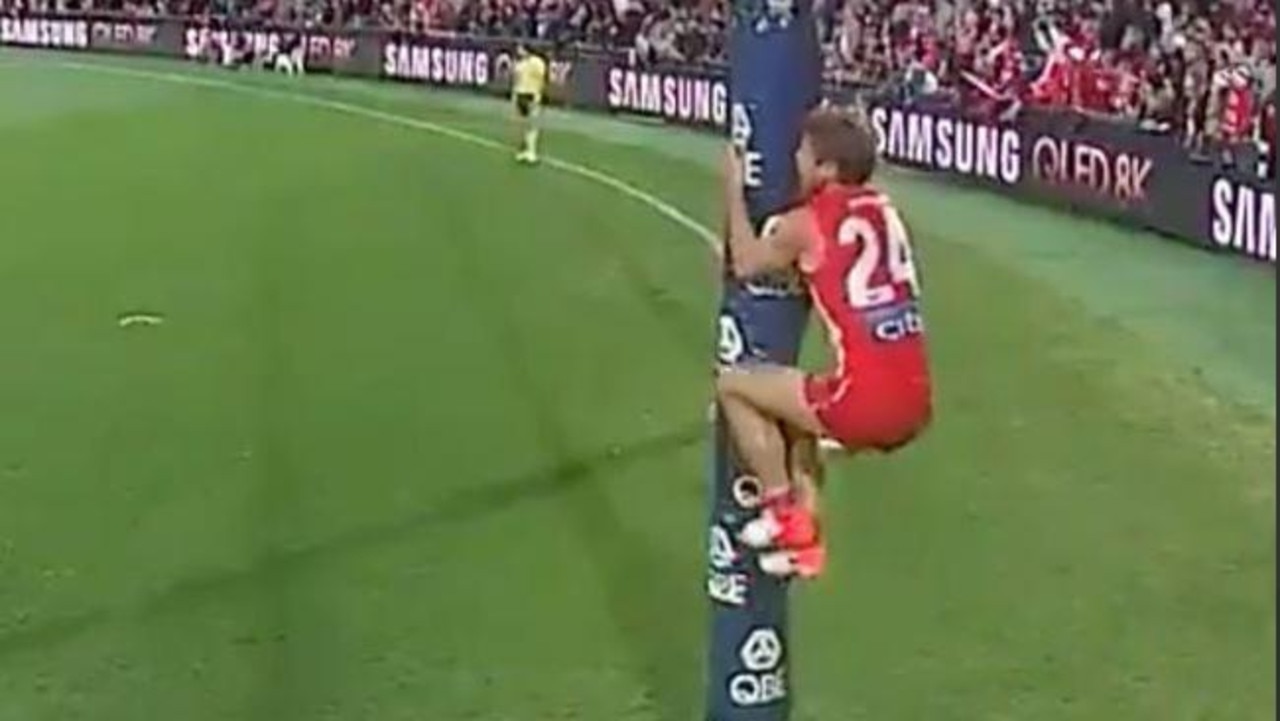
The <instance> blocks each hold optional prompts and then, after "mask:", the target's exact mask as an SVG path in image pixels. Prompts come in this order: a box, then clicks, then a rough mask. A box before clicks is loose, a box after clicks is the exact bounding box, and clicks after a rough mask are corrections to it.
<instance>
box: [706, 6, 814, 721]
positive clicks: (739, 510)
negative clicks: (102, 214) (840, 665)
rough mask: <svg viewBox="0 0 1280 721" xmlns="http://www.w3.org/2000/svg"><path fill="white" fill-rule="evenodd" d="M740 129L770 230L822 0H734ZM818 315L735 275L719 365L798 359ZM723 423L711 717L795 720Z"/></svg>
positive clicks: (778, 593) (781, 624) (793, 293)
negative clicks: (745, 531) (811, 316)
mask: <svg viewBox="0 0 1280 721" xmlns="http://www.w3.org/2000/svg"><path fill="white" fill-rule="evenodd" d="M732 2H733V21H732V28H731V30H730V71H729V95H730V101H731V128H730V132H731V136H732V139H733V141H734V142H735V143H736V144H737V145H738V147H739V149H740V150H741V152H742V157H743V162H744V166H745V167H744V173H743V176H744V177H743V184H744V186H745V187H744V191H745V193H746V198H747V204H748V209H749V214H750V217H751V222H752V224H753V225H754V226H755V227H756V230H757V231H759V230H760V229H761V228H762V226H763V225H764V224H765V223H766V222H767V221H768V219H769V218H770V217H771V216H772V215H774V214H775V213H778V212H780V211H782V210H784V209H785V208H786V207H787V206H788V205H789V204H790V203H791V201H792V200H793V194H794V192H795V177H794V175H795V166H794V162H793V160H792V155H793V153H794V151H795V148H796V144H797V142H798V139H799V135H800V128H801V124H802V122H803V120H804V118H805V116H806V114H807V113H808V111H809V110H810V109H811V108H813V107H814V106H815V105H817V103H818V100H819V94H820V90H821V68H822V63H821V57H820V54H819V46H818V41H817V33H816V28H815V26H814V22H813V14H812V0H732ZM807 318H808V301H807V299H806V298H805V296H804V293H803V289H802V288H801V286H800V284H799V283H798V282H796V279H795V278H791V277H779V278H772V279H768V280H762V281H750V282H739V281H735V280H733V279H732V275H731V274H728V273H726V276H725V281H724V291H723V295H722V301H721V306H720V314H719V317H718V319H717V326H718V327H717V331H718V343H717V356H718V357H717V359H716V360H717V362H718V363H720V364H722V365H732V364H737V363H742V362H750V361H753V360H754V361H771V362H774V363H779V364H783V365H794V364H795V363H796V360H797V356H798V355H799V350H800V340H801V337H802V335H803V332H804V328H805V324H806V321H807ZM729 443H730V441H729V439H728V437H727V435H726V432H725V426H724V420H723V418H719V417H718V418H717V419H716V424H715V457H714V459H713V463H712V464H711V465H712V468H711V479H710V486H711V494H710V495H711V509H710V523H709V539H710V540H709V554H708V564H709V566H708V577H707V592H708V595H709V596H710V597H711V601H712V605H713V613H712V622H711V639H710V641H711V644H710V653H709V669H708V670H709V678H708V681H707V700H706V714H705V717H706V721H785V720H786V719H787V718H788V717H789V716H790V710H791V702H792V696H791V694H792V691H793V686H792V680H791V677H790V666H791V663H790V661H791V659H790V653H791V646H790V644H789V639H788V634H787V630H788V623H787V589H788V582H787V580H785V579H781V578H777V577H774V576H770V575H766V574H765V573H763V572H762V571H761V570H760V566H759V562H758V557H757V556H756V554H755V552H753V551H751V550H750V549H747V548H745V547H743V546H742V544H741V543H740V542H739V540H738V535H739V532H740V531H741V528H742V525H743V524H744V523H745V522H746V521H749V520H750V519H752V518H754V517H755V512H756V509H757V507H758V505H759V503H760V495H761V489H760V486H759V483H758V482H757V481H756V480H755V479H753V478H751V477H750V476H749V475H748V474H747V473H745V472H744V471H743V469H742V468H741V467H740V465H739V464H738V463H737V462H736V461H735V460H734V459H733V457H732V454H731V453H730V451H729Z"/></svg>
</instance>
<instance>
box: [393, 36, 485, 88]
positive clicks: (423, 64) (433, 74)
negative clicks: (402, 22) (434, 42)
mask: <svg viewBox="0 0 1280 721" xmlns="http://www.w3.org/2000/svg"><path fill="white" fill-rule="evenodd" d="M490 71H491V67H490V63H489V54H488V53H486V52H484V51H482V50H466V49H462V48H442V47H433V46H431V45H407V44H404V45H402V44H400V43H388V44H387V45H386V46H385V47H384V48H383V51H382V73H383V75H385V76H386V77H389V78H398V79H401V80H418V81H422V82H425V83H432V84H434V85H460V86H471V87H480V86H484V85H488V84H489V80H490V78H491V77H492V73H491V72H490Z"/></svg>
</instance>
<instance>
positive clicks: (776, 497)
mask: <svg viewBox="0 0 1280 721" xmlns="http://www.w3.org/2000/svg"><path fill="white" fill-rule="evenodd" d="M760 500H761V501H762V505H765V506H773V505H777V504H779V503H787V502H789V501H791V500H792V496H791V488H790V487H783V488H766V489H765V491H764V493H763V494H761V496H760Z"/></svg>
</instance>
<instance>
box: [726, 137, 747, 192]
mask: <svg viewBox="0 0 1280 721" xmlns="http://www.w3.org/2000/svg"><path fill="white" fill-rule="evenodd" d="M743 173H744V171H743V163H742V151H741V150H740V149H738V146H736V145H734V144H733V143H729V144H728V145H726V146H725V151H724V185H725V189H726V190H732V191H733V192H741V191H742V186H743Z"/></svg>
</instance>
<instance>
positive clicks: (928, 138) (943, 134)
mask: <svg viewBox="0 0 1280 721" xmlns="http://www.w3.org/2000/svg"><path fill="white" fill-rule="evenodd" d="M871 126H872V127H873V128H874V129H875V131H876V136H877V143H878V150H879V151H880V155H881V156H882V157H884V158H886V159H888V160H892V161H894V162H898V163H904V164H907V165H914V166H916V167H920V168H925V169H928V170H940V171H945V172H950V173H957V174H959V175H967V176H970V177H974V178H984V179H987V180H994V181H996V182H998V183H1002V184H1004V185H1014V184H1016V183H1017V182H1018V181H1019V180H1020V179H1021V178H1022V138H1021V137H1020V136H1019V135H1018V133H1017V131H1016V130H1013V129H1012V128H1001V127H999V126H995V125H987V124H984V123H977V122H972V121H968V120H963V119H960V118H951V117H946V116H941V117H939V116H935V115H930V114H929V113H923V112H915V111H911V110H902V109H898V108H874V109H873V110H872V111H871Z"/></svg>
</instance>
